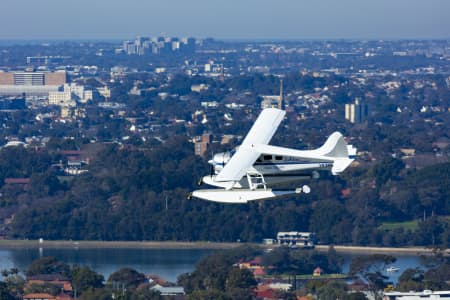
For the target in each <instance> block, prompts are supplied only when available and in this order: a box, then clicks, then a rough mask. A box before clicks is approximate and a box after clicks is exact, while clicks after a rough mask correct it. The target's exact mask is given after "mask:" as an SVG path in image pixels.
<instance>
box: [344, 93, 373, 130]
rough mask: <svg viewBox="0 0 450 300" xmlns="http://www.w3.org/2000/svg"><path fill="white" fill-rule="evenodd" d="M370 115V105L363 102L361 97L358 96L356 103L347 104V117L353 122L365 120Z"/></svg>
mask: <svg viewBox="0 0 450 300" xmlns="http://www.w3.org/2000/svg"><path fill="white" fill-rule="evenodd" d="M368 116H369V106H368V105H367V104H365V103H361V101H360V99H359V98H356V99H355V102H354V103H347V104H345V119H346V120H349V121H350V122H351V123H354V124H355V123H361V122H364V121H365V120H366V119H367V117H368Z"/></svg>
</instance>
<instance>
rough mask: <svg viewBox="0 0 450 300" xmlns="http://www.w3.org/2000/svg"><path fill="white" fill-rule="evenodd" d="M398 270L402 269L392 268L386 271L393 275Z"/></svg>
mask: <svg viewBox="0 0 450 300" xmlns="http://www.w3.org/2000/svg"><path fill="white" fill-rule="evenodd" d="M398 270H400V269H399V268H397V267H394V266H391V267H389V268H387V269H386V272H389V273H392V272H397V271H398Z"/></svg>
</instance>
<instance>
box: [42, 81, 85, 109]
mask: <svg viewBox="0 0 450 300" xmlns="http://www.w3.org/2000/svg"><path fill="white" fill-rule="evenodd" d="M92 99H93V92H92V90H85V88H84V86H82V85H77V84H73V83H72V84H67V83H66V84H64V86H63V90H62V91H55V92H49V93H48V103H49V104H51V105H58V106H71V107H74V106H76V103H77V102H80V103H86V102H88V101H91V100H92Z"/></svg>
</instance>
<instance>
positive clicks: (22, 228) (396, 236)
mask: <svg viewBox="0 0 450 300" xmlns="http://www.w3.org/2000/svg"><path fill="white" fill-rule="evenodd" d="M191 148H192V144H190V143H189V142H188V140H187V139H186V138H184V137H181V136H174V137H172V138H169V139H168V140H167V141H166V142H165V143H162V144H155V145H153V146H152V147H148V148H143V147H140V148H135V147H123V146H120V145H115V144H108V145H105V146H102V147H101V149H99V150H97V152H96V154H95V156H94V157H93V159H92V161H91V163H90V165H89V172H88V173H85V174H83V175H80V176H78V177H74V178H72V180H71V181H61V178H58V177H57V174H55V172H53V171H52V168H51V162H52V161H55V160H57V159H58V155H59V154H57V153H58V152H57V151H53V152H52V151H43V150H41V151H35V150H30V149H23V148H20V147H19V148H5V149H3V150H1V151H0V160H2V161H4V164H3V165H2V169H1V170H2V171H1V173H0V174H3V175H2V176H3V178H5V177H7V176H18V177H20V176H21V175H22V174H23V177H27V176H30V177H31V182H30V184H28V185H27V186H25V187H22V186H12V185H4V186H3V187H2V198H1V204H2V209H1V211H2V213H4V214H5V215H6V214H7V213H8V212H11V211H14V210H15V211H17V213H16V214H15V217H14V220H13V223H12V225H11V226H10V227H8V229H9V231H8V235H9V237H13V238H30V239H37V238H45V239H85V240H91V239H98V240H187V241H195V240H209V241H236V240H240V241H260V240H261V239H262V238H267V237H274V236H275V235H276V233H277V232H278V231H286V230H298V231H314V232H316V233H317V236H318V237H319V240H320V241H321V242H323V243H339V244H361V245H375V244H376V245H386V246H405V245H425V246H430V245H434V246H439V245H443V246H447V247H448V246H449V243H450V238H449V237H450V233H449V232H450V228H449V227H450V226H449V222H448V218H447V217H446V216H448V215H450V197H449V194H448V189H447V188H446V187H448V186H449V185H450V184H449V183H450V164H449V163H446V164H440V165H434V166H432V167H428V168H423V169H421V170H407V169H405V168H404V164H403V163H402V162H401V161H400V160H397V159H393V158H390V159H386V160H383V161H381V162H379V163H377V164H374V165H373V166H368V167H357V168H354V169H352V170H350V171H349V172H348V173H346V174H344V176H341V177H334V176H327V175H324V176H322V178H321V179H320V180H318V181H315V182H313V183H312V184H311V186H312V189H313V190H314V191H315V192H314V193H312V194H310V195H300V196H296V197H285V198H281V199H276V200H269V201H264V202H257V203H250V204H246V205H222V204H216V203H210V202H205V201H201V200H195V199H194V200H187V199H186V195H187V194H188V193H189V191H191V190H192V189H194V188H195V185H196V181H197V179H198V178H200V176H202V175H204V174H205V173H206V174H207V172H208V166H207V165H206V164H205V162H204V161H202V160H201V159H200V158H198V157H195V156H194V155H193V153H192V150H191ZM11 156H14V157H17V158H18V159H17V162H16V161H15V160H14V161H15V162H14V163H13V162H11V161H12V160H8V159H7V157H11ZM20 172H22V173H20ZM344 190H349V191H350V192H349V193H343V191H344ZM424 215H425V218H424ZM418 219H420V221H418V222H417V223H416V225H417V226H416V227H411V228H408V227H405V226H398V227H395V228H385V227H383V226H382V223H383V222H385V221H397V222H402V221H412V220H418Z"/></svg>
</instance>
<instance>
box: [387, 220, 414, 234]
mask: <svg viewBox="0 0 450 300" xmlns="http://www.w3.org/2000/svg"><path fill="white" fill-rule="evenodd" d="M397 228H403V229H404V230H411V231H416V230H417V229H418V228H419V220H413V221H406V222H385V223H383V224H381V226H380V227H379V229H381V230H386V231H391V230H394V229H397Z"/></svg>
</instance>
